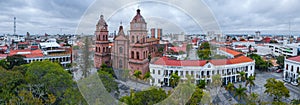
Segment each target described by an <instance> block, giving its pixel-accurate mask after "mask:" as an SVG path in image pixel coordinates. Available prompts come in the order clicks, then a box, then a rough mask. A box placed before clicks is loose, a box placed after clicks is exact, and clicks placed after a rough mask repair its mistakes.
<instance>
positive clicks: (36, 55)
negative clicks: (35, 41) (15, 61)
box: [9, 49, 71, 67]
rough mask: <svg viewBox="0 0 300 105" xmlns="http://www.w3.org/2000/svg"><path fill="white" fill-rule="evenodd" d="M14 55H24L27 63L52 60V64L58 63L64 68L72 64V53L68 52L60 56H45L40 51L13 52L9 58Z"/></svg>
mask: <svg viewBox="0 0 300 105" xmlns="http://www.w3.org/2000/svg"><path fill="white" fill-rule="evenodd" d="M13 55H23V56H24V57H25V58H24V60H25V61H26V63H31V62H34V61H43V60H50V61H52V62H54V61H58V62H60V64H61V65H62V66H64V67H66V66H67V64H69V63H71V52H70V51H67V52H65V53H58V54H50V55H44V54H43V52H42V51H41V50H40V49H37V50H11V51H10V54H9V56H13Z"/></svg>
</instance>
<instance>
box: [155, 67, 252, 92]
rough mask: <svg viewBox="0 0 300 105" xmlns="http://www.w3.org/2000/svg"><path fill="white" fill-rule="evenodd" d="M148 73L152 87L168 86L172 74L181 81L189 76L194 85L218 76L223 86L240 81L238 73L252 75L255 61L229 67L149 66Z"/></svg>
mask: <svg viewBox="0 0 300 105" xmlns="http://www.w3.org/2000/svg"><path fill="white" fill-rule="evenodd" d="M149 68H150V73H151V76H152V79H150V84H151V85H153V86H170V83H169V79H170V76H171V74H172V73H176V72H177V73H178V76H180V77H181V80H185V79H187V78H186V75H187V74H188V75H190V76H192V77H193V78H194V79H195V82H194V83H197V82H198V81H199V80H206V81H207V82H211V79H212V76H213V75H216V74H220V75H221V76H222V79H223V84H227V83H228V82H237V81H240V80H241V79H240V77H239V72H241V71H244V72H246V76H247V77H249V76H250V75H254V70H255V61H252V62H245V63H238V64H230V65H213V64H212V63H209V62H208V63H206V64H205V65H204V66H169V65H158V64H150V66H149Z"/></svg>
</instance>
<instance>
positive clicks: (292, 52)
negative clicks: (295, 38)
mask: <svg viewBox="0 0 300 105" xmlns="http://www.w3.org/2000/svg"><path fill="white" fill-rule="evenodd" d="M299 45H300V44H286V45H280V44H266V46H268V48H269V49H271V54H272V55H275V56H279V55H284V56H297V55H298V49H299V48H300V46H299Z"/></svg>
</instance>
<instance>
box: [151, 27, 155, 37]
mask: <svg viewBox="0 0 300 105" xmlns="http://www.w3.org/2000/svg"><path fill="white" fill-rule="evenodd" d="M150 31H151V38H155V28H151V30H150Z"/></svg>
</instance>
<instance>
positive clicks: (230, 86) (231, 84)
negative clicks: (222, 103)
mask: <svg viewBox="0 0 300 105" xmlns="http://www.w3.org/2000/svg"><path fill="white" fill-rule="evenodd" d="M225 89H226V90H228V91H230V92H232V91H233V90H234V85H233V83H231V82H229V83H228V84H227V86H226V87H225Z"/></svg>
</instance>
